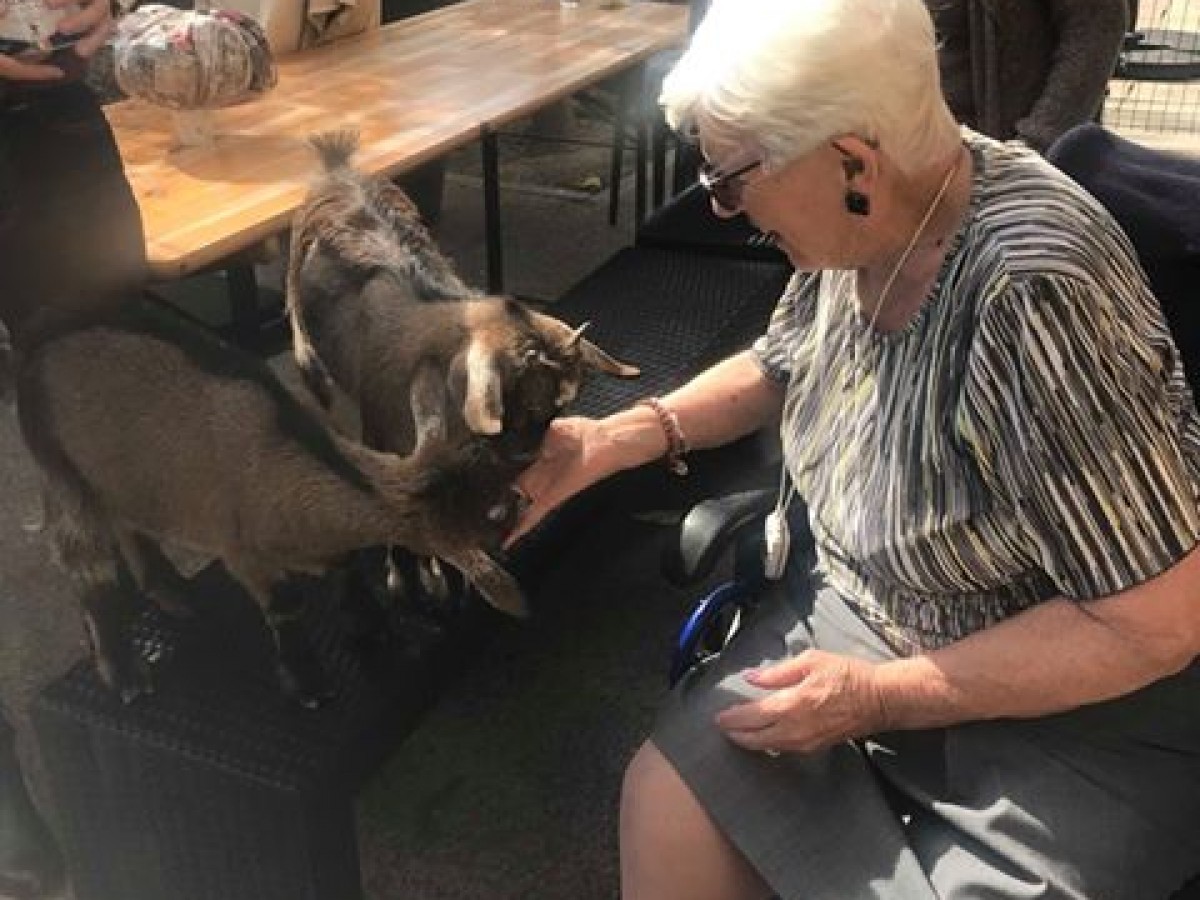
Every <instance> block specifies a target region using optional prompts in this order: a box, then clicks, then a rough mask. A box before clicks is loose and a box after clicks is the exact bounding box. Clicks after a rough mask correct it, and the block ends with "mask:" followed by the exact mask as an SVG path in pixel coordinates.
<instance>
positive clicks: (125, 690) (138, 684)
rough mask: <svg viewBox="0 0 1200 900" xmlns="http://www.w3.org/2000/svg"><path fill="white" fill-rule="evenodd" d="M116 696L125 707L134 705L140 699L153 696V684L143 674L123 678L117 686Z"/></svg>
mask: <svg viewBox="0 0 1200 900" xmlns="http://www.w3.org/2000/svg"><path fill="white" fill-rule="evenodd" d="M117 694H118V695H119V696H120V698H121V702H122V703H124V704H125V705H126V706H129V705H130V704H131V703H136V702H137V701H138V700H140V699H141V698H142V697H150V696H153V694H154V683H153V682H152V681H151V680H150V678H149V677H148V676H147V675H146V674H145V673H144V672H138V673H136V674H134V675H130V676H128V677H126V678H123V679H122V680H121V681H120V683H119V684H118V685H117Z"/></svg>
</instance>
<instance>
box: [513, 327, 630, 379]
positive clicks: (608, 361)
mask: <svg viewBox="0 0 1200 900" xmlns="http://www.w3.org/2000/svg"><path fill="white" fill-rule="evenodd" d="M533 316H534V320H535V321H536V322H537V323H538V327H539V328H540V329H541V331H542V333H543V334H546V335H549V336H551V340H556V341H557V342H558V346H560V347H562V348H563V349H564V350H572V349H575V348H578V352H579V357H580V359H582V360H583V363H584V365H587V366H590V367H591V368H593V369H598V370H599V371H601V372H607V373H608V374H609V375H616V376H617V377H618V378H637V377H638V376H639V375H641V374H642V372H641V370H640V369H638V368H637V366H630V365H626V364H625V363H623V362H618V361H617V360H615V359H613V358H612V357H611V356H609V355H608V354H607V353H605V352H604V351H603V350H601V349H600V348H599V347H597V346H596V345H595V344H593V343H592V342H591V341H589V340H588V339H587V338H585V337H584V336H583V332H584V330H585V329H586V328H587V327H588V326H589V325H590V324H591V323H590V322H584V323H583V324H582V325H580V326H579V327H578V328H574V329H572V328H571V327H570V326H568V325H567V324H566V323H565V322H563V321H562V320H560V319H555V318H553V317H551V316H547V315H545V314H543V313H534V314H533Z"/></svg>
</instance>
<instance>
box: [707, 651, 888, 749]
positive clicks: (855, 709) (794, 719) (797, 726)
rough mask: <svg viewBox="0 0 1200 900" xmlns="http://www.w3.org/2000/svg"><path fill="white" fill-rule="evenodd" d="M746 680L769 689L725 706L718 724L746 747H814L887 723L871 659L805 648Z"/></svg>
mask: <svg viewBox="0 0 1200 900" xmlns="http://www.w3.org/2000/svg"><path fill="white" fill-rule="evenodd" d="M746 680H747V681H749V682H750V684H752V685H754V686H755V687H759V688H763V689H764V690H766V691H767V692H768V693H766V694H765V695H764V696H763V697H761V698H759V699H757V700H752V701H750V702H748V703H741V704H738V705H737V706H732V707H730V708H729V709H726V710H724V711H723V712H721V713H720V714H719V715H718V716H717V725H718V726H719V727H720V728H721V729H722V730H723V731H724V732H725V734H726V735H727V736H728V737H729V739H730V740H731V741H733V742H734V743H735V744H738V745H739V746H742V747H745V748H746V749H747V750H756V751H758V752H760V753H770V754H771V755H777V754H778V753H814V752H816V751H818V750H823V749H825V748H826V747H830V746H833V745H834V744H838V743H841V742H842V741H845V740H848V739H850V738H858V737H863V736H865V735H868V734H873V733H875V732H878V731H884V730H886V728H887V715H886V709H885V707H884V703H883V700H882V693H881V691H880V690H879V687H878V685H877V684H876V679H875V665H874V664H873V663H870V662H866V661H864V660H861V659H855V658H853V657H849V656H841V655H839V654H836V653H827V652H825V651H823V650H806V651H804V652H803V653H801V654H799V655H798V656H795V657H793V658H791V659H787V660H784V661H783V662H781V663H776V664H775V665H772V666H768V667H766V668H763V669H758V670H756V671H754V672H750V673H748V674H747V676H746Z"/></svg>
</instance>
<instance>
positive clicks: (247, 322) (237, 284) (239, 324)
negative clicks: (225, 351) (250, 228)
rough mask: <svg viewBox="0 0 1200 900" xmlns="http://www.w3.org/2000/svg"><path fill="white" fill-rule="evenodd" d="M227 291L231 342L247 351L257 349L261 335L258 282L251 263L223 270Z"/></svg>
mask: <svg viewBox="0 0 1200 900" xmlns="http://www.w3.org/2000/svg"><path fill="white" fill-rule="evenodd" d="M225 279H226V284H227V287H228V291H229V320H230V323H231V325H232V328H233V340H234V342H235V343H236V344H238V345H239V346H241V347H244V348H245V349H247V350H255V349H257V348H258V346H259V344H260V342H261V340H262V335H261V334H260V333H259V318H258V313H259V309H258V281H257V280H256V279H255V277H254V265H253V264H252V263H239V264H237V265H232V266H229V268H227V269H226V270H225Z"/></svg>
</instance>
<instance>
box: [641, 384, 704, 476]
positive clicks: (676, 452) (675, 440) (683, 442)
mask: <svg viewBox="0 0 1200 900" xmlns="http://www.w3.org/2000/svg"><path fill="white" fill-rule="evenodd" d="M635 406H640V407H643V408H646V409H649V410H650V411H652V412H653V413H654V417H655V419H656V420H657V421H658V427H659V428H661V429H662V433H663V440H664V441H665V442H666V450H665V451H664V453H663V455H664V456H665V457H666V462H667V468H668V469H669V470H670V471H671V472H672V473H673V474H675V475H679V476H680V477H682V476H684V475H686V474H687V473H688V465H687V462H685V461H684V457H685V456H686V455H687V452H688V450H689V449H691V448H690V447H689V446H688V440H687V437H686V436H685V435H684V433H683V426H682V425H680V424H679V416H677V415H676V414H675V410H673V409H671V407H669V406H667V404H666V403H664V402H663V401H662V400H660V399H659V398H658V397H644V398H642V399H641V400H639V401H638V402H637V403H636V404H635Z"/></svg>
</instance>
